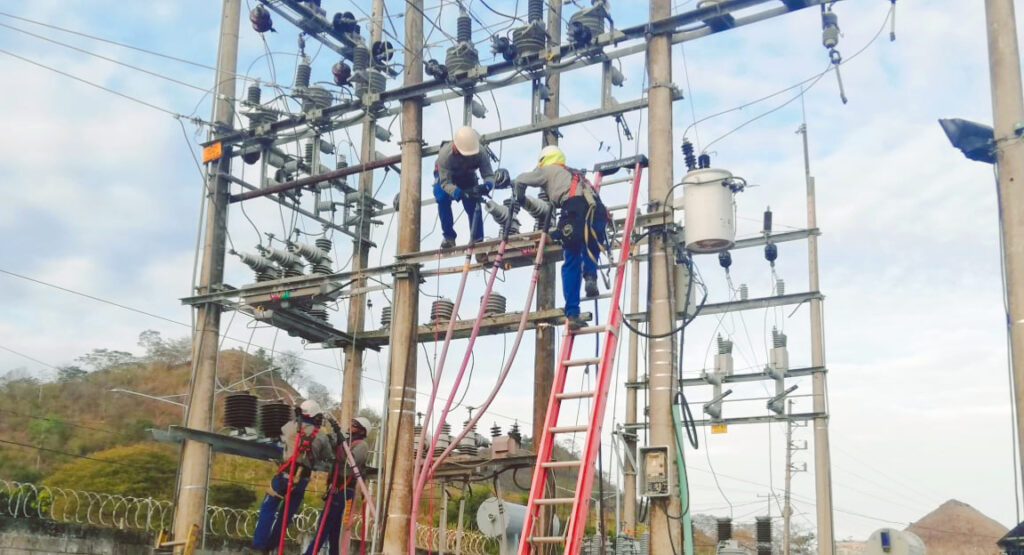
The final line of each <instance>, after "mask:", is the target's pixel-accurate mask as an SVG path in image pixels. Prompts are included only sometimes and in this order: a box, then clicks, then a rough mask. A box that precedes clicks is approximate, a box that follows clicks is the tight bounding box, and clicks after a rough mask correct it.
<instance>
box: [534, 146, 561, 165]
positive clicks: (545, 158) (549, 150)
mask: <svg viewBox="0 0 1024 555" xmlns="http://www.w3.org/2000/svg"><path fill="white" fill-rule="evenodd" d="M551 164H563V165H564V164H565V153H563V152H562V149H560V148H558V147H557V146H554V145H549V146H546V147H544V148H543V149H541V151H540V159H539V160H538V161H537V165H538V166H550V165H551Z"/></svg>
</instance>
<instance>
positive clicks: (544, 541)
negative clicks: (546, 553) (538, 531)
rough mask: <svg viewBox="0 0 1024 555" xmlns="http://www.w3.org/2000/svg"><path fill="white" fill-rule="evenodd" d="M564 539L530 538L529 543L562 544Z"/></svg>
mask: <svg viewBox="0 0 1024 555" xmlns="http://www.w3.org/2000/svg"><path fill="white" fill-rule="evenodd" d="M564 541H565V538H563V537H562V536H530V543H562V542H564Z"/></svg>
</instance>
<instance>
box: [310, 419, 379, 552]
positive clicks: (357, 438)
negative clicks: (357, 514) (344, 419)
mask: <svg viewBox="0 0 1024 555" xmlns="http://www.w3.org/2000/svg"><path fill="white" fill-rule="evenodd" d="M331 426H332V427H333V428H334V438H335V443H336V444H335V450H334V465H333V467H332V468H331V471H330V472H329V473H328V474H327V489H326V492H325V493H324V512H323V513H322V514H321V515H320V520H319V523H318V524H317V530H316V532H315V534H314V535H313V541H312V542H310V544H309V546H308V547H307V548H306V551H305V555H314V554H315V553H318V552H319V551H320V548H321V547H323V546H324V545H325V544H326V545H327V553H328V554H329V555H338V550H339V548H340V545H341V521H342V518H343V517H344V516H345V501H347V500H349V499H353V498H354V497H355V487H356V477H357V474H356V470H358V472H359V476H362V471H363V468H364V466H365V465H366V458H367V455H368V453H369V447H368V446H367V444H366V441H365V440H366V433H367V431H368V430H369V429H370V421H369V420H368V419H366V418H364V417H362V416H360V417H357V418H355V419H354V420H352V424H351V425H350V427H349V438H348V440H346V439H345V436H344V435H343V434H342V433H341V427H340V426H339V425H338V423H337V422H334V421H333V420H332V421H331ZM344 441H348V448H349V451H351V452H352V460H353V461H354V462H355V463H356V469H353V468H352V467H351V466H350V465H349V461H348V456H347V454H346V453H345V448H344V446H343V443H342V442H344ZM363 502H364V503H366V502H371V501H370V500H367V499H364V500H363Z"/></svg>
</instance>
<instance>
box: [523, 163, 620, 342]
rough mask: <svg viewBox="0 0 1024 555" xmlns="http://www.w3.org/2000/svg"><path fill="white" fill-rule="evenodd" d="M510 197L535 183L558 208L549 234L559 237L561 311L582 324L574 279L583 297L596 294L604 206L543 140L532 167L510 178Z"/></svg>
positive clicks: (577, 325) (579, 174)
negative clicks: (583, 286)
mask: <svg viewBox="0 0 1024 555" xmlns="http://www.w3.org/2000/svg"><path fill="white" fill-rule="evenodd" d="M514 182H515V187H516V192H515V194H516V197H517V198H518V199H520V201H521V199H522V196H523V195H524V194H525V188H526V187H541V188H543V189H544V190H545V192H546V193H547V196H548V199H549V200H550V202H551V204H552V205H553V206H554V207H555V208H559V209H561V211H560V213H559V216H558V225H557V226H556V229H555V231H554V232H553V233H552V234H551V235H552V238H554V239H556V240H558V241H559V242H561V243H562V256H563V258H564V263H563V264H562V296H563V298H564V299H565V316H566V319H567V323H568V325H569V327H570V328H571V329H578V328H580V327H583V325H584V324H585V321H584V320H583V319H582V318H581V317H580V285H581V282H584V283H585V284H586V294H587V297H596V296H597V295H598V293H599V291H598V288H597V266H598V259H599V257H600V254H601V251H602V250H604V248H605V244H606V242H607V239H606V237H605V227H606V225H607V223H608V210H607V209H606V208H605V207H604V204H602V203H601V198H600V197H599V196H597V191H596V190H595V189H594V187H593V186H591V184H590V182H589V181H587V179H586V177H585V176H584V172H583V171H581V170H575V169H572V168H568V167H566V165H565V154H564V153H563V152H562V150H561V149H559V148H558V147H557V146H553V145H549V146H546V147H544V148H543V149H542V150H541V151H540V156H539V157H538V160H537V167H536V168H534V169H533V170H531V171H528V172H526V173H522V174H519V175H518V176H516V178H515V180H514Z"/></svg>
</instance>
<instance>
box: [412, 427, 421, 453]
mask: <svg viewBox="0 0 1024 555" xmlns="http://www.w3.org/2000/svg"><path fill="white" fill-rule="evenodd" d="M422 433H423V425H422V424H416V425H415V426H413V427H412V448H413V449H419V448H420V434H422Z"/></svg>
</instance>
